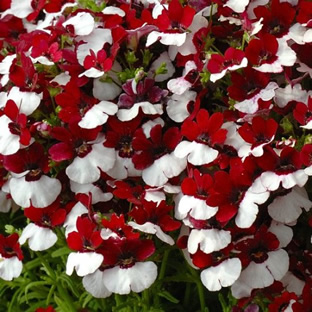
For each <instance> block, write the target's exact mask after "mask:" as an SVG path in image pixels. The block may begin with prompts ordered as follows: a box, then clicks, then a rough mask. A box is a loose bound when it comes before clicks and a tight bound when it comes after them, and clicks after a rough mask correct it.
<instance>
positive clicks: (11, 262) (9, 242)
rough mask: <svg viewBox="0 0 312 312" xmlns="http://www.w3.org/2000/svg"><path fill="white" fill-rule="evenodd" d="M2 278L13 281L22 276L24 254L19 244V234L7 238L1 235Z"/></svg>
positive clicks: (0, 268)
mask: <svg viewBox="0 0 312 312" xmlns="http://www.w3.org/2000/svg"><path fill="white" fill-rule="evenodd" d="M0 259H1V261H0V277H1V278H2V279H4V280H6V281H11V280H12V279H13V278H14V277H18V276H20V274H21V272H22V269H23V264H22V260H23V253H22V250H21V248H20V245H19V243H18V234H17V233H14V234H11V235H9V236H7V237H5V236H3V235H2V234H0Z"/></svg>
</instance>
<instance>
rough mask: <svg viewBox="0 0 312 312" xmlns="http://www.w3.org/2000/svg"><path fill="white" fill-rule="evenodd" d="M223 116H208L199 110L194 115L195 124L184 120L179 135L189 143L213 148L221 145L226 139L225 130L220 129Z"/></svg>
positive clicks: (205, 112) (218, 114) (217, 114)
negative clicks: (194, 142) (193, 142)
mask: <svg viewBox="0 0 312 312" xmlns="http://www.w3.org/2000/svg"><path fill="white" fill-rule="evenodd" d="M222 124H223V114H222V113H214V114H212V115H211V116H209V113H208V111H207V110H205V109H200V110H199V111H198V113H197V115H196V122H195V121H192V120H189V119H186V120H185V121H184V122H183V124H182V127H181V133H182V135H183V136H185V137H186V138H187V139H188V140H189V141H196V142H197V143H202V144H206V145H209V146H214V145H216V144H222V143H223V142H224V141H225V139H226V134H227V130H225V129H221V126H222Z"/></svg>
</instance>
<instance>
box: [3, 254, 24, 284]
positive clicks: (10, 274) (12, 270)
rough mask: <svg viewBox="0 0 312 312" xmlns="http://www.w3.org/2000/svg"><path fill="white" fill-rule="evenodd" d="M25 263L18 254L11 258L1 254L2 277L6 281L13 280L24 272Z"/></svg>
mask: <svg viewBox="0 0 312 312" xmlns="http://www.w3.org/2000/svg"><path fill="white" fill-rule="evenodd" d="M22 269H23V264H22V261H20V260H19V259H18V258H17V257H16V256H14V257H11V258H2V257H1V255H0V278H2V279H4V280H5V281H12V279H13V278H15V277H19V276H20V274H21V273H22Z"/></svg>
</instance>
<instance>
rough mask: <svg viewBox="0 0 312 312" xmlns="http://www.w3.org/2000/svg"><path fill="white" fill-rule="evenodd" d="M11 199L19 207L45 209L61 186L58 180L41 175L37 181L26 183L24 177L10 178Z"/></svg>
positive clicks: (59, 191) (57, 193)
mask: <svg viewBox="0 0 312 312" xmlns="http://www.w3.org/2000/svg"><path fill="white" fill-rule="evenodd" d="M9 189H10V194H11V196H12V199H13V200H14V201H15V203H16V204H18V205H19V206H21V207H29V206H30V205H32V206H34V207H36V208H43V207H47V206H49V205H50V204H52V203H53V202H54V201H55V200H56V198H57V196H58V195H59V194H60V193H61V189H62V185H61V182H60V181H59V180H58V179H55V178H50V177H48V176H45V175H42V176H41V177H40V179H39V180H37V181H27V180H26V177H25V176H22V177H19V178H18V177H16V178H15V177H12V178H11V179H10V181H9Z"/></svg>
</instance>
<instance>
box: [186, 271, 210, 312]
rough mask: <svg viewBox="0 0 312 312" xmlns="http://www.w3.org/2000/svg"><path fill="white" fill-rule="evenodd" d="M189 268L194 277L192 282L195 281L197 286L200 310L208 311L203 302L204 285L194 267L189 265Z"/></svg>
mask: <svg viewBox="0 0 312 312" xmlns="http://www.w3.org/2000/svg"><path fill="white" fill-rule="evenodd" d="M189 270H190V272H191V274H192V275H193V277H194V279H195V280H194V282H195V283H196V286H197V291H198V297H199V302H200V310H201V311H202V312H209V309H208V307H206V302H205V294H204V286H203V284H202V282H201V280H200V278H199V276H198V273H197V271H196V270H195V269H193V268H192V267H190V266H189Z"/></svg>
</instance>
